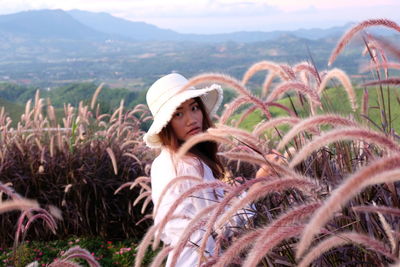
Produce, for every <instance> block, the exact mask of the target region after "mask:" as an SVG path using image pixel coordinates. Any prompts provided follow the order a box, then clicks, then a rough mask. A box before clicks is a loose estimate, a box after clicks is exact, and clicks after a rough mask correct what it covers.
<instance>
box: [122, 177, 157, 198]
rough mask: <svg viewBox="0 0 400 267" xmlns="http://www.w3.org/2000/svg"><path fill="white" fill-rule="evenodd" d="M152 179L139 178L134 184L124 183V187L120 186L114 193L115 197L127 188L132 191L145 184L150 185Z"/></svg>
mask: <svg viewBox="0 0 400 267" xmlns="http://www.w3.org/2000/svg"><path fill="white" fill-rule="evenodd" d="M150 180H151V179H150V177H147V176H139V177H137V178H136V179H135V181H134V182H127V183H124V184H122V185H120V186H119V187H118V188H117V190H115V191H114V195H116V194H118V192H119V191H121V190H122V189H124V188H125V187H128V186H129V189H130V190H132V189H133V188H134V187H135V186H137V185H141V186H142V185H143V183H150Z"/></svg>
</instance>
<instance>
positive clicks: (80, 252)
mask: <svg viewBox="0 0 400 267" xmlns="http://www.w3.org/2000/svg"><path fill="white" fill-rule="evenodd" d="M74 258H75V259H76V258H79V259H82V260H85V261H86V262H87V263H88V264H89V266H90V267H100V264H99V263H98V261H96V259H95V258H94V256H93V255H92V254H90V252H89V251H87V250H86V249H84V248H81V247H80V246H74V247H72V248H70V249H68V250H67V251H66V252H65V253H64V254H63V255H62V256H61V260H59V261H60V262H68V261H69V260H71V259H74ZM51 266H52V265H51V264H50V265H49V267H51Z"/></svg>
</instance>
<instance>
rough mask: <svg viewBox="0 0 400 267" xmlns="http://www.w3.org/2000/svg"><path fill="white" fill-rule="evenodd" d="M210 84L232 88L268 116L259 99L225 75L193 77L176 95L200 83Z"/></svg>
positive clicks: (240, 83) (210, 74)
mask: <svg viewBox="0 0 400 267" xmlns="http://www.w3.org/2000/svg"><path fill="white" fill-rule="evenodd" d="M210 82H216V83H220V84H225V85H227V86H229V87H232V88H233V89H235V90H236V91H237V92H238V93H239V94H240V95H244V96H246V97H248V99H249V100H250V101H251V102H253V103H254V104H255V105H257V106H259V107H260V109H261V110H262V111H263V113H265V114H269V111H268V109H267V108H266V107H265V105H264V103H263V101H261V99H259V98H258V97H256V96H254V95H253V94H252V93H251V92H250V91H249V90H248V89H247V88H246V87H245V86H244V85H243V83H242V82H240V81H238V80H237V79H235V78H233V77H231V76H229V75H225V74H217V73H206V74H202V75H198V76H195V77H193V78H191V79H190V80H189V82H188V83H187V84H186V85H185V86H183V87H182V88H181V89H180V90H179V91H178V92H177V94H179V93H180V92H183V91H185V90H187V89H188V88H190V87H193V86H196V85H198V84H202V83H210Z"/></svg>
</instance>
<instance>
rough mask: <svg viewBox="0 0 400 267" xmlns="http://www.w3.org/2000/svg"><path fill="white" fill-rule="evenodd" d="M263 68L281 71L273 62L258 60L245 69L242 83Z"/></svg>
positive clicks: (275, 71) (276, 71)
mask: <svg viewBox="0 0 400 267" xmlns="http://www.w3.org/2000/svg"><path fill="white" fill-rule="evenodd" d="M263 70H268V71H270V72H274V73H282V69H281V68H280V67H279V65H277V64H275V63H274V62H271V61H260V62H257V63H255V64H253V65H252V66H251V67H250V68H248V69H247V71H246V73H245V74H244V75H243V78H242V83H243V84H246V83H247V82H248V81H249V80H250V78H251V77H253V76H254V74H256V73H257V72H259V71H263Z"/></svg>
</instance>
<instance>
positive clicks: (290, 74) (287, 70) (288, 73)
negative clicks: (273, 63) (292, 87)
mask: <svg viewBox="0 0 400 267" xmlns="http://www.w3.org/2000/svg"><path fill="white" fill-rule="evenodd" d="M279 67H280V69H281V70H282V73H284V74H285V75H284V76H283V77H285V78H286V79H285V80H296V74H295V73H294V71H293V69H292V68H291V67H290V66H289V65H285V64H280V65H279Z"/></svg>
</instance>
